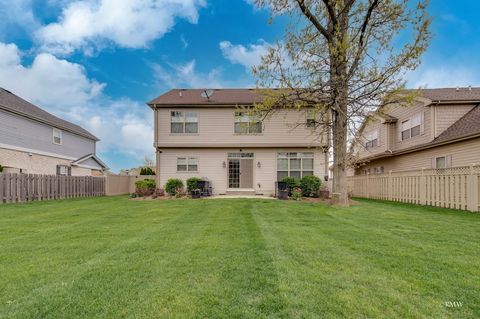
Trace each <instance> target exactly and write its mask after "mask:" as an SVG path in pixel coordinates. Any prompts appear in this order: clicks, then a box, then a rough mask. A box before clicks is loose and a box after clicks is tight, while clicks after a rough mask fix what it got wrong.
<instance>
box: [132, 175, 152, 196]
mask: <svg viewBox="0 0 480 319" xmlns="http://www.w3.org/2000/svg"><path fill="white" fill-rule="evenodd" d="M155 187H156V183H155V180H153V179H150V178H146V179H144V180H141V181H136V182H135V188H136V189H135V193H136V194H137V195H140V196H150V195H152V194H153V193H154V192H155Z"/></svg>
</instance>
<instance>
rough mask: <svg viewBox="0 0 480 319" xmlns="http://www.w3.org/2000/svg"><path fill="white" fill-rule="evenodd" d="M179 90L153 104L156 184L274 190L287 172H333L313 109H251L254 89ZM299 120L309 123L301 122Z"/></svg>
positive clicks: (253, 191)
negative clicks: (263, 113)
mask: <svg viewBox="0 0 480 319" xmlns="http://www.w3.org/2000/svg"><path fill="white" fill-rule="evenodd" d="M206 92H207V94H205V90H200V89H188V90H184V89H175V90H171V91H169V92H167V93H165V94H163V95H161V96H160V97H158V98H156V99H154V100H153V101H151V102H149V103H148V105H149V106H150V107H151V108H152V109H153V110H154V119H155V120H154V124H155V125H154V126H155V130H154V131H155V137H154V146H155V148H156V153H157V170H156V171H157V182H158V184H159V185H161V186H164V185H165V183H166V181H167V180H168V179H170V178H179V179H181V180H183V181H184V182H185V180H186V179H187V178H189V177H198V178H205V179H208V180H209V181H210V182H211V183H212V186H213V192H214V193H215V194H265V195H267V194H273V193H274V192H275V182H276V181H277V180H281V179H282V178H284V177H285V176H293V177H296V178H301V177H302V176H306V175H316V176H319V177H320V178H322V179H323V178H324V176H325V175H328V170H327V171H326V166H328V165H325V162H326V161H325V159H327V161H328V153H325V152H324V150H328V148H326V147H324V146H325V145H324V143H323V141H324V139H322V137H321V136H319V135H320V134H319V133H318V132H316V129H315V128H314V126H315V125H312V124H315V123H313V121H312V119H311V118H309V117H310V116H312V115H311V114H312V113H311V112H308V111H306V110H285V109H283V110H277V111H276V112H274V113H273V114H272V115H271V116H269V117H266V118H265V119H263V118H261V117H258V116H254V115H252V114H251V112H247V109H245V108H248V107H251V106H252V105H253V104H254V103H255V102H259V101H260V99H261V98H260V97H259V95H258V94H257V93H256V91H255V90H254V89H216V90H207V91H206ZM299 123H302V124H300V125H299Z"/></svg>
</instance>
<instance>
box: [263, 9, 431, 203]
mask: <svg viewBox="0 0 480 319" xmlns="http://www.w3.org/2000/svg"><path fill="white" fill-rule="evenodd" d="M256 4H257V5H258V6H260V7H262V6H265V7H267V8H269V9H270V10H271V12H272V18H274V17H275V16H278V15H283V16H287V17H288V18H289V21H290V23H289V24H288V26H287V29H286V32H285V36H284V39H283V40H282V41H279V42H277V43H276V44H275V45H274V46H273V47H272V48H271V49H270V50H269V52H268V53H267V54H266V55H265V56H264V57H263V58H262V62H261V64H260V65H259V66H258V67H256V68H254V74H255V75H256V76H257V78H258V83H257V85H258V87H259V88H271V87H277V88H280V90H264V91H263V94H265V95H266V97H265V99H264V101H263V102H262V103H261V104H259V105H257V106H256V108H257V110H259V111H263V112H268V111H269V110H275V109H278V108H305V107H310V108H313V109H314V110H315V111H316V112H317V114H318V119H319V124H321V125H322V127H324V128H326V129H328V130H329V131H331V132H332V138H333V145H332V146H333V160H334V162H333V202H334V204H337V205H348V194H347V178H346V170H347V165H348V158H349V154H348V152H347V147H348V145H349V143H350V142H351V141H349V139H350V138H351V137H354V136H355V134H356V132H357V126H358V125H359V123H361V122H362V121H363V119H365V117H366V116H367V115H368V113H369V112H371V111H374V110H377V109H379V108H381V106H384V105H385V104H387V103H392V102H393V101H396V102H400V101H402V100H403V101H408V100H411V97H409V94H399V92H400V91H403V89H404V86H405V81H404V80H403V77H404V75H405V73H406V72H407V71H409V70H413V69H415V68H416V67H417V66H418V64H419V63H420V56H421V55H422V53H423V52H424V51H425V50H426V48H427V46H428V43H429V41H430V38H431V35H430V32H429V25H430V19H429V17H428V15H427V13H426V5H427V1H426V0H418V1H416V2H415V3H413V1H408V0H257V1H256ZM322 134H325V133H324V132H322Z"/></svg>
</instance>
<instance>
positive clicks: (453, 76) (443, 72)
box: [406, 64, 480, 88]
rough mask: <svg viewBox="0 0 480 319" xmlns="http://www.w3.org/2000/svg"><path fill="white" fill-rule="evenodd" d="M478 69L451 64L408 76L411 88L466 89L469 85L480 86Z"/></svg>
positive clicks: (432, 67) (428, 68)
mask: <svg viewBox="0 0 480 319" xmlns="http://www.w3.org/2000/svg"><path fill="white" fill-rule="evenodd" d="M475 70H476V68H471V69H467V68H465V67H462V66H459V65H454V64H449V65H448V66H438V67H434V66H429V67H421V68H420V69H418V70H416V71H414V72H411V73H409V74H407V77H406V79H407V84H408V86H409V87H413V88H417V87H420V86H421V87H428V88H442V87H457V86H458V87H466V86H469V85H472V86H480V76H479V75H478V73H477V72H475Z"/></svg>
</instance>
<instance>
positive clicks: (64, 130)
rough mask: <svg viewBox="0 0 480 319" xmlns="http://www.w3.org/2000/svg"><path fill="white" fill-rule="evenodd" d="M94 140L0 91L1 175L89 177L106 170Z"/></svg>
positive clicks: (13, 95)
mask: <svg viewBox="0 0 480 319" xmlns="http://www.w3.org/2000/svg"><path fill="white" fill-rule="evenodd" d="M97 141H99V139H98V138H97V137H95V136H94V135H92V134H91V133H90V132H88V131H86V130H85V129H83V128H81V127H80V126H78V125H75V124H73V123H70V122H67V121H65V120H62V119H60V118H58V117H56V116H54V115H52V114H50V113H48V112H46V111H44V110H42V109H40V108H39V107H37V106H35V105H33V104H31V103H29V102H27V101H25V100H24V99H22V98H20V97H18V96H16V95H15V94H13V93H11V92H10V91H7V90H5V89H2V88H0V165H1V166H2V167H3V171H4V172H12V173H30V174H51V175H55V174H56V175H72V176H92V175H96V176H98V175H103V172H104V171H105V170H106V169H108V167H107V166H106V165H105V164H104V163H103V162H102V161H101V160H100V159H99V158H98V157H97V156H96V142H97Z"/></svg>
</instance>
